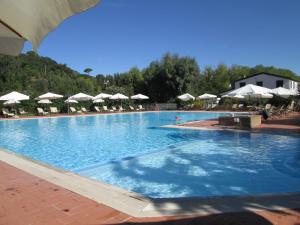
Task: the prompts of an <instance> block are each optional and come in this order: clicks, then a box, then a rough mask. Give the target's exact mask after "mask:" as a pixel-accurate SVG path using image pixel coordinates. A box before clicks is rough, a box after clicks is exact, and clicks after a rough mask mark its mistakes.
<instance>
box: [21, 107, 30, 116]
mask: <svg viewBox="0 0 300 225" xmlns="http://www.w3.org/2000/svg"><path fill="white" fill-rule="evenodd" d="M19 113H20V115H25V114H28V112H26V111H25V110H24V109H23V108H19Z"/></svg>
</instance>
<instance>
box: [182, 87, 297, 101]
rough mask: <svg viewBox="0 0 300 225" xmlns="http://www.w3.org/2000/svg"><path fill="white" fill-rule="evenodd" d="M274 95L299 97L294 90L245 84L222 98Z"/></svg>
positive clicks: (205, 96) (187, 96)
mask: <svg viewBox="0 0 300 225" xmlns="http://www.w3.org/2000/svg"><path fill="white" fill-rule="evenodd" d="M274 95H277V96H280V97H283V98H288V97H290V96H297V95H299V93H298V91H296V90H294V89H286V88H283V87H278V88H274V89H269V88H266V87H261V86H257V85H253V84H247V85H245V86H244V87H241V88H238V89H236V90H233V91H231V92H228V93H227V94H225V95H222V96H221V97H222V98H235V99H244V98H258V99H264V98H265V99H268V98H273V96H274ZM178 98H179V99H180V100H182V101H190V100H195V99H199V100H213V99H217V98H218V96H216V95H213V94H207V93H205V94H203V95H200V96H198V97H196V98H195V97H194V96H192V95H190V94H189V93H186V94H183V95H180V96H178Z"/></svg>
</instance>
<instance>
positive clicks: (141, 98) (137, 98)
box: [130, 94, 149, 100]
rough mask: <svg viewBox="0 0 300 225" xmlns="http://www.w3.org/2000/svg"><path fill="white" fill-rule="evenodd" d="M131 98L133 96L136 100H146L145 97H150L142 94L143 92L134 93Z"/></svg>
mask: <svg viewBox="0 0 300 225" xmlns="http://www.w3.org/2000/svg"><path fill="white" fill-rule="evenodd" d="M130 98H131V99H135V100H145V99H149V97H148V96H146V95H142V94H137V95H132V96H131V97H130Z"/></svg>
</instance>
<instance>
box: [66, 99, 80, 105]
mask: <svg viewBox="0 0 300 225" xmlns="http://www.w3.org/2000/svg"><path fill="white" fill-rule="evenodd" d="M65 103H68V104H69V103H78V101H76V100H73V99H67V100H66V101H65Z"/></svg>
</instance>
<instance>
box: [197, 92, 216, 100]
mask: <svg viewBox="0 0 300 225" xmlns="http://www.w3.org/2000/svg"><path fill="white" fill-rule="evenodd" d="M214 98H217V96H216V95H212V94H207V93H205V94H203V95H200V96H198V97H197V99H200V100H209V99H214Z"/></svg>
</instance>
